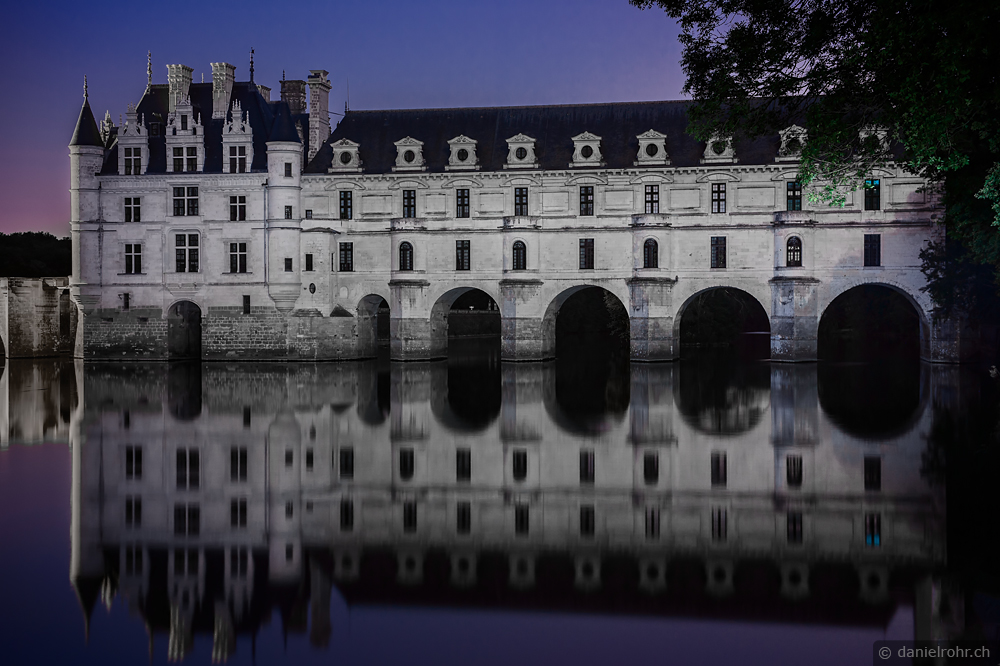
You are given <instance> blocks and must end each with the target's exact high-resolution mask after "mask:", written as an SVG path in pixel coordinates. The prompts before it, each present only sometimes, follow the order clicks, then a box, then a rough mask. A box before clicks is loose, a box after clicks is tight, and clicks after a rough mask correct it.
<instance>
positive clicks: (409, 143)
mask: <svg viewBox="0 0 1000 666" xmlns="http://www.w3.org/2000/svg"><path fill="white" fill-rule="evenodd" d="M395 146H396V166H394V167H392V170H393V171H425V170H426V169H427V167H426V166H424V164H425V162H424V142H423V141H418V140H416V139H414V138H413V137H409V136H408V137H404V138H402V139H400V140H399V141H397V142H396V143H395Z"/></svg>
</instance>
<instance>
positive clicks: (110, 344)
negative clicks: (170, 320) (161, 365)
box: [83, 308, 167, 360]
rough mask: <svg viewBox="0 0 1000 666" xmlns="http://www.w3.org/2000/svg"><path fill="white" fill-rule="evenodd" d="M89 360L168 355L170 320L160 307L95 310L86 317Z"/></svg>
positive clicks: (85, 343) (151, 357) (85, 329)
mask: <svg viewBox="0 0 1000 666" xmlns="http://www.w3.org/2000/svg"><path fill="white" fill-rule="evenodd" d="M83 339H84V346H85V348H86V350H87V354H86V358H87V360H99V359H146V360H148V359H158V358H165V357H166V355H167V320H166V319H165V318H164V317H163V311H162V310H161V309H160V308H133V309H130V310H127V311H123V310H121V309H115V310H112V309H100V310H93V311H91V312H90V313H88V314H87V315H86V316H85V317H84V324H83Z"/></svg>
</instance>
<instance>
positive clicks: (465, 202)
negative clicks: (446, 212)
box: [455, 189, 469, 217]
mask: <svg viewBox="0 0 1000 666" xmlns="http://www.w3.org/2000/svg"><path fill="white" fill-rule="evenodd" d="M455 217H469V190H466V189H459V190H455Z"/></svg>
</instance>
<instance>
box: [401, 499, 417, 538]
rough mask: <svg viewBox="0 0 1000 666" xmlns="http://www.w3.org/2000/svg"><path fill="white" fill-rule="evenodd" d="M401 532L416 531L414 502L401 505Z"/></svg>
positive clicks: (415, 507)
mask: <svg viewBox="0 0 1000 666" xmlns="http://www.w3.org/2000/svg"><path fill="white" fill-rule="evenodd" d="M403 531H404V532H409V533H412V532H416V531H417V503H416V502H404V503H403Z"/></svg>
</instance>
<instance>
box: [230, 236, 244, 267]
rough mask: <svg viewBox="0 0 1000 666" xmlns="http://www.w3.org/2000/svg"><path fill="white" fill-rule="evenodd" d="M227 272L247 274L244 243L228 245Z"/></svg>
mask: <svg viewBox="0 0 1000 666" xmlns="http://www.w3.org/2000/svg"><path fill="white" fill-rule="evenodd" d="M229 272H230V273H246V272H247V244H246V243H230V244H229Z"/></svg>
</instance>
